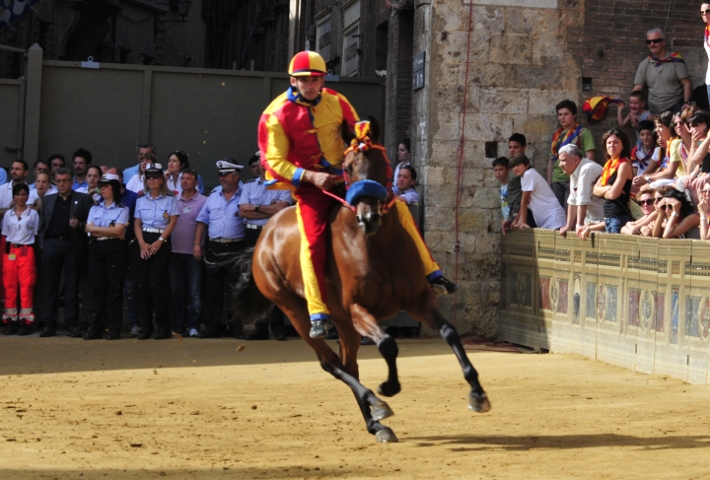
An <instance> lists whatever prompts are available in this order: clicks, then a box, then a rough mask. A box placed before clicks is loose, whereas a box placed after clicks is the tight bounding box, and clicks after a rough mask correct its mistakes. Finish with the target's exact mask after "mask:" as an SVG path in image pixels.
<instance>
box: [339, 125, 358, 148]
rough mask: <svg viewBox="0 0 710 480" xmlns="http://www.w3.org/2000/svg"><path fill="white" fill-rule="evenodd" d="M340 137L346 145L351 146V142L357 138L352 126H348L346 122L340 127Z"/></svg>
mask: <svg viewBox="0 0 710 480" xmlns="http://www.w3.org/2000/svg"><path fill="white" fill-rule="evenodd" d="M340 136H341V137H342V138H343V142H345V145H350V142H352V140H353V138H355V132H353V131H352V129H351V128H350V125H348V122H347V121H345V120H343V123H342V124H341V125H340Z"/></svg>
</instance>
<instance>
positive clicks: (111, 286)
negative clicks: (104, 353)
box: [84, 173, 130, 340]
mask: <svg viewBox="0 0 710 480" xmlns="http://www.w3.org/2000/svg"><path fill="white" fill-rule="evenodd" d="M98 187H99V192H100V194H101V198H102V200H101V203H99V204H98V205H94V206H93V207H91V210H90V211H89V217H88V219H87V221H86V232H87V234H88V235H89V236H90V237H91V244H90V245H89V274H90V276H91V282H92V285H93V290H94V311H93V314H92V316H91V324H90V326H89V331H88V332H87V333H85V334H84V340H96V339H99V338H105V339H106V340H118V339H120V338H121V320H122V317H123V279H124V277H125V275H126V264H127V263H128V250H127V249H126V244H125V243H124V242H123V241H122V240H121V237H122V235H123V234H124V232H125V231H126V226H127V225H128V224H129V223H130V219H129V209H128V207H127V206H125V205H123V204H122V203H119V202H120V199H121V181H120V179H119V177H118V175H116V174H112V173H106V174H104V175H103V176H102V177H101V179H100V180H99V183H98Z"/></svg>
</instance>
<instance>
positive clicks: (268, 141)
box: [259, 88, 359, 188]
mask: <svg viewBox="0 0 710 480" xmlns="http://www.w3.org/2000/svg"><path fill="white" fill-rule="evenodd" d="M343 120H345V121H346V122H347V123H348V125H350V128H353V127H354V125H355V123H356V122H358V121H359V118H358V116H357V113H356V112H355V109H354V108H353V106H352V105H350V102H348V100H347V99H346V98H345V97H344V96H343V95H341V94H339V93H337V92H336V91H334V90H331V89H328V88H324V89H322V90H321V94H320V96H319V97H318V98H317V99H316V100H314V101H312V102H309V101H307V100H305V99H304V98H302V97H301V95H299V94H298V91H297V90H296V89H295V88H289V89H288V90H287V91H286V92H284V93H283V94H281V95H279V96H278V97H277V98H276V99H275V100H274V101H273V102H271V104H270V105H269V106H268V107H267V108H266V110H264V113H262V114H261V119H260V120H259V150H260V151H261V163H262V165H263V166H264V168H265V169H266V176H267V185H269V186H270V187H271V188H279V187H278V186H277V185H275V184H276V183H277V182H279V183H282V186H281V188H289V187H290V186H293V187H295V188H298V187H299V186H300V183H301V179H302V178H303V173H304V172H305V171H306V170H311V171H328V172H329V173H332V174H335V175H340V174H341V173H342V170H341V168H340V166H341V165H342V163H343V152H344V147H343V140H342V138H341V136H340V128H341V124H342V123H343ZM283 183H286V184H289V185H283Z"/></svg>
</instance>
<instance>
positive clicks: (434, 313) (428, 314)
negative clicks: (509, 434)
mask: <svg viewBox="0 0 710 480" xmlns="http://www.w3.org/2000/svg"><path fill="white" fill-rule="evenodd" d="M428 293H429V292H428ZM409 314H410V315H411V316H412V317H414V318H415V319H416V320H418V321H420V322H421V323H423V324H424V325H426V326H427V327H429V328H432V329H436V330H438V331H439V334H440V335H441V337H442V338H443V339H444V340H445V341H446V343H448V344H449V346H450V347H451V349H452V350H453V351H454V355H456V358H457V359H458V360H459V364H460V365H461V368H462V369H463V376H464V378H465V379H466V381H467V382H468V384H469V385H470V386H471V392H470V393H469V398H468V408H470V409H471V410H473V411H474V412H480V413H484V412H487V411H489V410H490V409H491V402H490V401H489V400H488V396H487V395H486V392H485V391H484V390H483V387H482V386H481V384H480V382H479V381H478V372H477V371H476V369H475V368H473V364H472V363H471V361H470V360H469V359H468V356H467V355H466V351H465V350H464V348H463V345H462V344H461V338H460V337H459V334H458V332H457V331H456V328H455V327H454V326H453V325H451V323H449V321H448V320H446V318H444V316H443V315H442V314H441V311H440V310H439V307H438V306H437V304H436V299H435V298H434V294H433V293H430V294H429V295H427V297H426V298H424V299H423V300H422V302H421V304H420V306H419V307H418V308H415V309H412V310H411V311H409Z"/></svg>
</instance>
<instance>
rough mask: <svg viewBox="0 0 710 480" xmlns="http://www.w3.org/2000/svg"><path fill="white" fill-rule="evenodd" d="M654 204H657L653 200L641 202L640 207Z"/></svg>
mask: <svg viewBox="0 0 710 480" xmlns="http://www.w3.org/2000/svg"><path fill="white" fill-rule="evenodd" d="M654 203H656V201H655V200H654V199H652V198H651V199H648V200H639V205H641V206H642V207H645V206H651V205H653V204H654Z"/></svg>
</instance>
